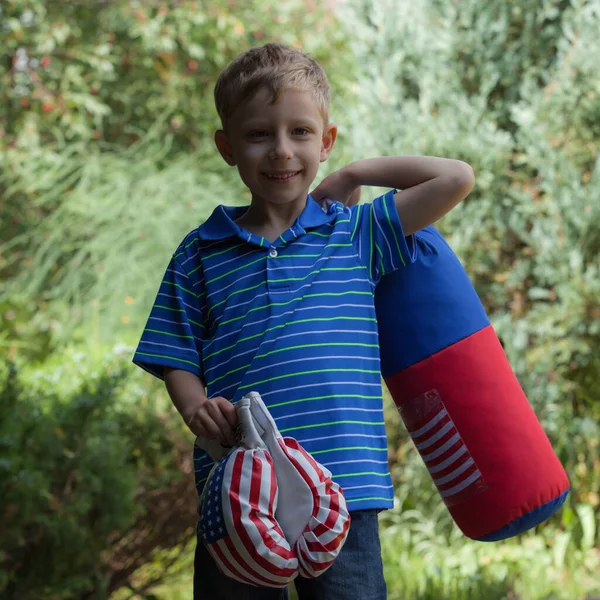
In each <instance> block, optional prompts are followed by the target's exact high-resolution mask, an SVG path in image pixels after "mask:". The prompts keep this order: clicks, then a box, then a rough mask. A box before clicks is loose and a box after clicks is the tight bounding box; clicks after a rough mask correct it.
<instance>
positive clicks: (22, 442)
mask: <svg viewBox="0 0 600 600" xmlns="http://www.w3.org/2000/svg"><path fill="white" fill-rule="evenodd" d="M87 359H88V357H86V356H85V355H83V354H81V353H79V354H78V353H72V352H71V353H64V354H63V356H62V360H63V361H65V363H64V364H63V365H59V366H55V367H53V368H49V369H46V370H45V371H44V372H40V371H39V370H38V371H36V372H35V373H33V374H29V375H27V374H26V369H24V370H17V369H15V367H14V365H5V364H3V365H2V370H1V378H0V398H1V404H0V506H2V511H1V512H0V536H1V538H2V552H1V553H0V595H1V596H2V598H6V599H7V600H28V599H35V600H37V599H39V598H48V599H56V600H59V599H60V600H62V599H65V600H66V599H71V598H81V599H84V598H92V597H93V598H107V597H108V595H109V594H110V593H111V592H112V591H114V590H116V589H118V588H120V587H122V586H129V587H136V589H137V587H139V588H140V589H144V588H145V587H146V586H147V585H152V584H153V583H154V582H155V581H156V579H155V577H156V575H157V574H156V573H153V574H149V575H148V577H147V578H146V580H145V581H139V580H138V579H139V578H138V579H136V578H134V577H132V575H133V574H134V573H135V572H136V571H137V570H138V569H139V567H140V566H141V565H145V564H146V563H151V562H152V561H153V560H156V559H157V557H159V556H163V562H162V567H163V568H167V567H168V565H169V564H171V563H173V562H174V561H175V560H176V559H177V557H178V556H179V554H180V553H181V551H183V550H184V549H185V546H186V544H187V542H189V540H191V539H193V538H194V532H195V490H194V485H193V477H192V473H191V471H192V468H193V467H192V464H191V452H190V440H189V438H188V437H187V436H184V435H183V433H182V430H181V428H180V426H179V424H180V421H179V420H177V421H175V420H173V419H172V418H171V416H169V414H168V413H165V412H164V411H163V410H161V409H159V407H158V406H157V403H156V402H150V401H149V400H148V398H147V396H146V393H145V392H142V393H140V390H139V386H137V384H134V382H132V381H128V380H127V378H126V377H125V373H126V370H129V366H128V365H127V364H126V363H124V361H123V355H122V352H119V353H117V354H113V355H111V356H109V357H108V358H107V359H106V360H105V361H103V362H102V363H101V364H97V365H95V366H92V365H90V364H89V361H88V360H87ZM136 389H137V392H136ZM158 576H159V578H160V579H162V578H163V577H164V574H163V573H162V572H160V573H159V574H158Z"/></svg>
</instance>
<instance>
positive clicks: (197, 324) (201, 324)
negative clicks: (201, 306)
mask: <svg viewBox="0 0 600 600" xmlns="http://www.w3.org/2000/svg"><path fill="white" fill-rule="evenodd" d="M188 321H189V322H190V323H193V324H194V325H196V327H202V329H206V326H205V325H204V324H203V323H198V321H194V320H193V319H190V318H189V317H188Z"/></svg>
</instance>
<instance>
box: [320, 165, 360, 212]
mask: <svg viewBox="0 0 600 600" xmlns="http://www.w3.org/2000/svg"><path fill="white" fill-rule="evenodd" d="M310 195H311V196H312V197H313V198H314V199H315V200H316V201H317V202H319V203H320V204H324V203H325V201H326V200H335V201H337V202H341V203H342V204H343V205H344V206H354V205H355V204H358V201H359V200H360V185H357V184H356V182H355V180H354V179H353V178H352V177H350V174H349V173H348V172H347V171H346V170H345V169H340V170H339V171H334V172H333V173H331V175H328V176H327V177H325V179H323V181H321V183H320V184H319V185H318V186H317V187H316V188H315V189H314V190H313V191H312V192H310Z"/></svg>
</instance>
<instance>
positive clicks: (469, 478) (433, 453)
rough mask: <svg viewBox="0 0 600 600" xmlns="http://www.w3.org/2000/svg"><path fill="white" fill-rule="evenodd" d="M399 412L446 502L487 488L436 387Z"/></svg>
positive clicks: (452, 502) (448, 504) (453, 503)
mask: <svg viewBox="0 0 600 600" xmlns="http://www.w3.org/2000/svg"><path fill="white" fill-rule="evenodd" d="M399 410H400V414H401V415H402V419H403V420H404V423H405V425H406V428H407V429H408V432H409V433H410V436H411V438H412V440H413V442H414V443H415V446H416V447H417V450H418V451H419V453H420V454H421V457H422V458H423V460H424V461H425V465H426V466H427V469H428V470H429V473H430V475H431V477H432V479H433V482H434V483H435V485H436V487H437V489H438V491H439V493H440V495H441V496H442V498H443V500H444V502H445V504H446V505H447V506H454V505H456V504H459V503H460V502H463V501H464V500H466V499H467V498H469V497H471V496H472V495H473V494H475V493H478V492H482V491H484V490H485V489H487V485H486V483H485V481H484V479H483V476H482V474H481V472H480V470H479V468H478V467H477V465H476V463H475V461H474V460H473V457H472V456H471V453H470V452H469V449H468V448H467V446H466V444H465V443H464V441H463V439H462V437H461V435H460V433H459V432H458V430H457V428H456V425H455V424H454V421H453V420H452V418H451V417H450V414H449V413H448V411H447V410H446V407H445V406H444V403H443V402H442V399H441V398H440V395H439V394H438V392H437V391H436V390H430V391H428V392H426V393H425V394H422V395H421V396H419V397H417V398H415V399H414V400H412V401H410V402H407V403H406V404H404V405H402V406H401V407H400V409H399Z"/></svg>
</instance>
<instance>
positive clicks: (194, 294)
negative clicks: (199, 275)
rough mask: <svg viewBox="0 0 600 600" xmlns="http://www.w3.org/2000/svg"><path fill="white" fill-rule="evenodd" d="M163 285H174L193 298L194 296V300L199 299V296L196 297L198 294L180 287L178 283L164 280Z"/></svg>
mask: <svg viewBox="0 0 600 600" xmlns="http://www.w3.org/2000/svg"><path fill="white" fill-rule="evenodd" d="M163 283H165V284H166V285H174V286H175V287H178V288H179V289H180V290H183V291H184V292H187V293H188V294H191V295H192V296H194V298H197V297H198V296H196V292H192V291H191V290H188V289H186V288H184V287H183V286H182V285H179V284H178V283H173V282H172V281H164V280H163Z"/></svg>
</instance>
